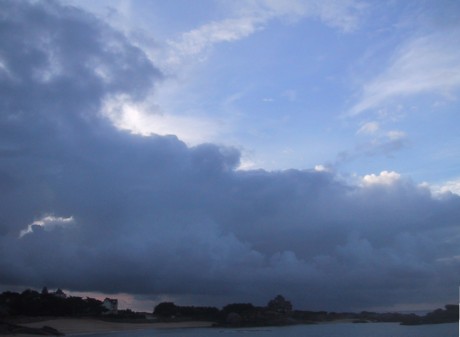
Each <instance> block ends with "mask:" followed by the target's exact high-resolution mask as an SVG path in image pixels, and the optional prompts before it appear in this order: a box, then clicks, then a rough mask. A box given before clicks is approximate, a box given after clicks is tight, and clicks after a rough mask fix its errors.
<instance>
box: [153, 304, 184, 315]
mask: <svg viewBox="0 0 460 337" xmlns="http://www.w3.org/2000/svg"><path fill="white" fill-rule="evenodd" d="M177 313H178V307H177V306H176V305H175V304H174V303H173V302H161V303H160V304H158V305H157V306H156V307H155V309H154V310H153V314H154V315H157V316H160V317H172V316H176V315H177Z"/></svg>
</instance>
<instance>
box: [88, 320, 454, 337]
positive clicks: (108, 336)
mask: <svg viewBox="0 0 460 337" xmlns="http://www.w3.org/2000/svg"><path fill="white" fill-rule="evenodd" d="M121 336H124V337H239V336H241V337H460V335H459V324H457V323H445V324H433V325H415V326H405V325H399V324H398V323H361V324H353V323H334V324H314V325H294V326H285V327H269V328H247V329H245V328H241V329H222V328H187V329H151V330H137V331H129V332H128V331H121V332H112V333H106V332H105V333H98V334H85V337H121Z"/></svg>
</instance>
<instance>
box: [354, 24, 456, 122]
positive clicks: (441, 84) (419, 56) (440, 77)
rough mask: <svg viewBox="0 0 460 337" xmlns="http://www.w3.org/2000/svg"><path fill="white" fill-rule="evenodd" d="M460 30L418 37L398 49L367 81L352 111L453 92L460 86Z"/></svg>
mask: <svg viewBox="0 0 460 337" xmlns="http://www.w3.org/2000/svg"><path fill="white" fill-rule="evenodd" d="M459 44H460V34H459V31H458V30H453V31H451V32H440V33H436V34H432V35H427V36H422V37H418V38H415V39H413V40H411V41H409V42H408V43H406V44H405V45H404V46H403V47H402V48H401V49H400V51H399V52H398V53H397V55H396V57H395V58H394V60H393V62H392V63H391V65H390V66H389V67H388V68H387V69H386V70H385V71H384V72H383V73H381V74H380V75H378V76H377V77H376V78H374V79H373V80H372V81H371V82H370V83H368V84H366V85H365V86H364V87H363V89H362V95H361V98H360V99H359V101H358V102H357V103H356V104H355V105H354V106H353V107H352V108H351V110H350V111H349V115H357V114H360V113H363V112H365V111H368V110H372V109H376V108H380V107H381V106H383V105H385V103H387V102H390V101H391V100H392V99H395V98H401V97H404V96H409V95H417V94H422V93H435V94H440V95H445V96H450V95H451V92H452V91H453V90H456V89H458V88H459V87H460V49H459V48H458V47H457V46H458V45H459Z"/></svg>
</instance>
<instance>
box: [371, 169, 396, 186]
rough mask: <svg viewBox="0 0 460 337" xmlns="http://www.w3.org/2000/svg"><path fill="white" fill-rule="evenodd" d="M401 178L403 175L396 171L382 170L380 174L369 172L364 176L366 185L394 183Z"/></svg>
mask: <svg viewBox="0 0 460 337" xmlns="http://www.w3.org/2000/svg"><path fill="white" fill-rule="evenodd" d="M400 179H401V175H400V174H399V173H397V172H394V171H382V172H380V174H379V175H375V174H367V175H365V176H364V177H363V179H362V182H363V185H364V186H372V185H393V184H395V183H397V182H398V181H399V180H400Z"/></svg>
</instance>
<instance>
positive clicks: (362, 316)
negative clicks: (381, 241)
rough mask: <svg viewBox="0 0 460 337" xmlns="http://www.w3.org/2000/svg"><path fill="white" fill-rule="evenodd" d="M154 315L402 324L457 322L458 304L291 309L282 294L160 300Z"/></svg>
mask: <svg viewBox="0 0 460 337" xmlns="http://www.w3.org/2000/svg"><path fill="white" fill-rule="evenodd" d="M154 315H155V316H156V317H157V318H158V319H160V320H163V321H173V320H179V321H181V320H209V321H214V322H216V323H217V324H216V325H218V326H231V327H235V326H236V327H252V326H276V325H280V326H281V325H291V324H315V323H320V322H332V321H337V320H347V321H351V322H353V323H371V322H394V323H401V324H404V325H418V324H438V323H451V322H457V320H458V317H459V306H458V305H446V306H445V307H444V309H436V310H434V311H432V312H429V313H428V314H426V315H424V316H419V315H416V314H413V313H409V314H405V313H391V312H390V313H377V312H369V311H362V312H359V313H353V312H341V313H340V312H327V311H306V310H292V306H291V304H290V302H289V301H286V300H285V299H284V298H283V297H282V296H277V297H276V298H275V299H273V300H271V301H270V302H269V303H268V305H267V306H265V307H258V306H254V305H252V304H251V303H234V304H229V305H226V306H225V307H223V308H222V309H221V310H219V309H218V308H215V307H194V306H178V305H175V304H174V303H172V302H163V303H160V304H158V305H157V306H156V307H155V308H154Z"/></svg>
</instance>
